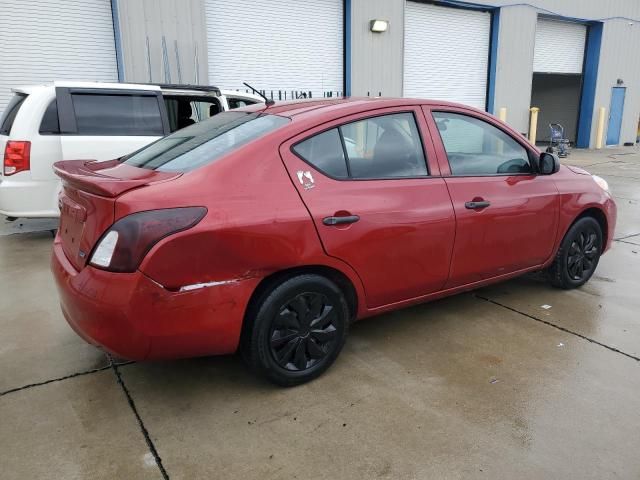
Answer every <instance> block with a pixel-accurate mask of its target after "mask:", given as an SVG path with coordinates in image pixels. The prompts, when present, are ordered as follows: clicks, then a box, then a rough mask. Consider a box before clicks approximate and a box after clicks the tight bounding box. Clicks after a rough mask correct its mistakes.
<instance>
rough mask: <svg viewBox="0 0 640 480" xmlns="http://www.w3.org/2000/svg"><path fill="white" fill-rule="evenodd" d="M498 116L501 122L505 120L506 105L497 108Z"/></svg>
mask: <svg viewBox="0 0 640 480" xmlns="http://www.w3.org/2000/svg"><path fill="white" fill-rule="evenodd" d="M498 118H499V119H500V120H502V121H503V122H506V121H507V107H500V110H498Z"/></svg>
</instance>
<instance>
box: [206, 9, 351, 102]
mask: <svg viewBox="0 0 640 480" xmlns="http://www.w3.org/2000/svg"><path fill="white" fill-rule="evenodd" d="M205 9H206V17H207V19H206V20H207V47H208V62H209V67H208V68H209V83H210V84H212V85H216V86H218V87H220V88H226V89H233V90H238V89H240V90H242V91H244V90H245V89H246V87H245V86H244V85H243V84H242V83H243V82H247V83H249V84H251V85H252V86H254V87H255V88H257V89H260V90H266V91H267V93H268V94H270V93H271V91H272V90H273V92H274V98H275V99H276V100H277V99H278V93H277V92H278V90H280V91H282V92H283V93H284V91H287V92H288V93H287V99H289V98H290V96H291V91H297V92H302V91H304V92H309V91H311V92H312V95H313V98H316V97H322V96H323V93H325V92H333V95H336V92H342V91H343V80H342V78H343V28H344V27H343V1H342V0H305V1H303V2H302V1H294V2H292V1H290V0H237V1H233V2H231V1H229V0H205Z"/></svg>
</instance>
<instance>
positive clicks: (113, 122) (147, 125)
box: [71, 93, 164, 136]
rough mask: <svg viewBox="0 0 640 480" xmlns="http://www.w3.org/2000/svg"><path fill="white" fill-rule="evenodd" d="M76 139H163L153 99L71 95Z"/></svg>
mask: <svg viewBox="0 0 640 480" xmlns="http://www.w3.org/2000/svg"><path fill="white" fill-rule="evenodd" d="M71 99H72V102H73V110H74V112H75V117H76V124H77V129H78V134H79V135H114V136H121V135H122V136H125V135H140V136H145V135H153V136H160V135H164V129H163V127H162V117H161V116H160V105H159V103H158V97H157V96H156V95H117V94H115V95H112V94H103V95H101V94H87V93H73V94H72V95H71Z"/></svg>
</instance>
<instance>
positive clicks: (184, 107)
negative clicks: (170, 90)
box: [162, 95, 222, 133]
mask: <svg viewBox="0 0 640 480" xmlns="http://www.w3.org/2000/svg"><path fill="white" fill-rule="evenodd" d="M162 97H163V99H164V104H165V107H166V109H167V118H168V119H169V130H170V131H171V133H173V132H175V131H176V130H180V129H181V128H185V127H188V126H189V125H193V124H194V123H198V122H201V121H203V120H206V119H208V118H211V117H213V116H214V115H217V114H219V113H220V112H221V111H222V107H221V106H220V102H219V101H218V100H217V99H216V98H210V97H209V98H207V97H190V96H186V95H174V96H169V95H163V96H162Z"/></svg>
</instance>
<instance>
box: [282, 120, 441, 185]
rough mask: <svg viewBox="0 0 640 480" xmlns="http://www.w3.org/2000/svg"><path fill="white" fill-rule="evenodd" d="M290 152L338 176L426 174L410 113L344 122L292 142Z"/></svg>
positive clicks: (386, 177) (319, 168)
mask: <svg viewBox="0 0 640 480" xmlns="http://www.w3.org/2000/svg"><path fill="white" fill-rule="evenodd" d="M293 151H294V152H295V153H296V154H297V155H298V156H299V157H301V158H302V159H303V160H305V161H306V162H307V163H309V164H311V165H313V166H314V167H315V168H316V169H318V170H319V171H320V172H322V173H324V174H326V175H328V176H330V177H334V178H338V179H343V178H351V179H392V178H412V177H422V176H427V175H429V172H428V170H427V164H426V160H425V155H424V149H423V146H422V141H421V139H420V134H419V133H418V126H417V125H416V121H415V118H414V116H413V114H412V113H409V112H407V113H393V114H388V115H380V116H376V117H370V118H367V119H364V120H359V121H357V122H352V123H347V124H345V125H342V126H340V127H337V128H334V129H332V130H328V131H326V132H323V133H319V134H317V135H314V136H313V137H309V138H307V139H306V140H303V141H302V142H299V143H297V144H295V145H294V146H293ZM345 160H346V161H345Z"/></svg>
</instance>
